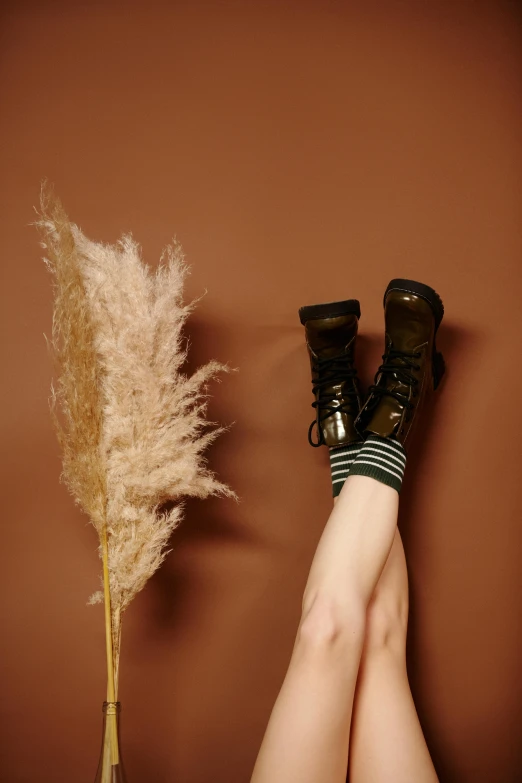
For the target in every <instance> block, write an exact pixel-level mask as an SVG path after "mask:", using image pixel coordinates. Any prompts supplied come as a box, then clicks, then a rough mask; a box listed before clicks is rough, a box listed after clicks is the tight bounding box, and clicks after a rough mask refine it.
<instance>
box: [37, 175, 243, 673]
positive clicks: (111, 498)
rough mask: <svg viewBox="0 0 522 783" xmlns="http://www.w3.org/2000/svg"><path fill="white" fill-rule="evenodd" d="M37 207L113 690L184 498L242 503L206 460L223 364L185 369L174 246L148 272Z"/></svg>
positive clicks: (126, 247)
mask: <svg viewBox="0 0 522 783" xmlns="http://www.w3.org/2000/svg"><path fill="white" fill-rule="evenodd" d="M40 209H41V211H40V214H39V217H38V221H37V223H36V225H37V227H38V228H39V230H40V232H41V236H42V246H43V248H44V250H45V259H44V260H45V262H46V264H47V266H48V268H49V269H50V271H51V273H52V275H53V288H54V311H53V328H52V339H51V341H50V343H51V348H52V351H53V354H54V358H55V360H56V363H57V367H58V372H59V377H58V381H57V384H56V386H55V387H54V388H53V391H52V397H51V410H52V415H53V420H54V422H55V425H56V429H57V433H58V438H59V442H60V444H61V448H62V453H63V473H62V478H63V481H64V482H65V483H66V485H67V486H68V488H69V490H70V492H71V493H72V495H73V496H74V497H75V499H76V502H77V503H78V504H79V505H80V506H81V508H82V509H83V510H84V511H85V513H86V514H88V515H89V518H90V520H91V522H92V524H93V525H94V527H95V528H96V530H97V532H98V535H99V537H100V554H101V556H102V559H103V557H104V546H105V548H106V552H105V555H106V561H107V562H106V567H107V579H108V585H109V593H110V594H109V595H108V596H107V595H106V596H105V599H106V609H107V603H109V604H110V620H111V639H112V645H111V647H112V656H113V663H112V665H113V669H114V675H115V687H116V688H117V682H118V661H119V652H120V630H121V616H122V613H123V612H124V610H125V609H126V608H127V606H128V605H129V603H130V601H131V600H132V598H133V597H134V596H135V595H136V593H137V592H138V591H139V590H141V589H142V587H143V586H144V585H145V583H146V582H147V580H148V579H149V578H150V576H152V574H153V573H154V571H155V570H156V569H157V568H158V567H159V566H160V564H161V562H162V561H163V559H164V557H165V554H166V547H167V544H168V540H169V537H170V535H171V533H172V531H173V530H174V528H176V527H177V525H179V523H180V521H181V518H182V511H183V503H182V499H183V498H184V497H187V496H193V497H199V498H205V497H208V496H209V495H215V494H221V495H226V496H229V497H235V494H234V492H233V491H232V490H231V489H230V488H228V487H227V486H226V485H225V484H223V483H221V482H220V481H219V480H218V479H217V478H216V477H215V475H214V474H213V473H212V472H211V471H210V470H209V469H208V467H207V465H206V461H205V458H204V455H203V453H204V450H205V449H206V447H207V446H208V445H209V444H210V443H212V441H213V440H214V439H215V438H216V437H217V436H218V435H219V434H220V433H221V432H222V431H223V428H222V427H217V426H215V425H212V426H211V425H209V423H208V422H207V421H206V419H205V414H206V409H207V392H206V390H207V384H208V382H209V381H210V380H211V379H212V378H214V377H215V376H216V374H217V373H218V372H220V371H227V370H228V368H227V367H226V366H224V365H222V364H220V363H218V362H215V361H211V362H209V363H208V364H206V365H204V366H203V367H200V368H199V369H198V370H197V371H196V372H195V373H194V374H193V375H192V376H188V375H185V374H184V373H183V370H182V368H183V364H184V362H185V359H186V356H187V349H186V345H185V341H184V339H183V334H182V330H183V327H184V325H185V322H186V319H187V317H188V315H189V313H190V312H191V310H192V309H193V307H194V304H195V303H191V304H188V305H186V304H183V285H184V280H185V277H186V274H187V272H188V267H187V265H186V263H185V259H184V256H183V251H182V249H181V247H180V245H179V244H178V243H177V242H173V243H172V244H171V245H169V246H168V247H167V248H166V250H165V251H164V253H163V256H162V258H161V260H160V264H159V266H158V268H157V270H156V271H155V272H153V271H151V269H150V268H149V267H148V266H147V265H146V264H145V263H144V262H143V261H142V259H141V255H140V248H139V246H138V244H137V243H136V242H135V241H134V240H133V238H132V236H130V235H127V236H123V237H122V239H120V241H119V242H117V244H102V243H99V242H93V241H91V240H89V239H88V238H87V237H86V236H85V235H84V234H83V233H82V231H81V230H80V229H79V228H78V226H77V225H75V224H73V223H71V222H70V221H69V219H68V217H67V215H66V214H65V212H64V210H63V207H62V205H61V203H60V201H59V200H58V199H57V198H56V197H55V196H54V194H53V193H52V191H49V189H48V188H46V186H45V185H44V187H43V189H42V195H41V207H40ZM104 542H105V543H104ZM106 592H107V591H106V590H105V593H106ZM103 599H104V594H103V593H97V594H95V595H94V596H93V598H92V601H93V602H96V601H98V600H103ZM109 676H110V675H109Z"/></svg>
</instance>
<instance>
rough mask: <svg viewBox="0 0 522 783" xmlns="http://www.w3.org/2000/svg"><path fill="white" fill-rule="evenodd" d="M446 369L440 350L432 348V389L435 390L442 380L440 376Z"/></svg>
mask: <svg viewBox="0 0 522 783" xmlns="http://www.w3.org/2000/svg"><path fill="white" fill-rule="evenodd" d="M445 371H446V363H445V361H444V357H443V355H442V354H441V353H440V351H437V350H435V348H434V349H433V360H432V372H433V389H434V390H435V389H436V388H437V386H438V385H439V383H440V382H441V380H442V376H443V375H444V373H445Z"/></svg>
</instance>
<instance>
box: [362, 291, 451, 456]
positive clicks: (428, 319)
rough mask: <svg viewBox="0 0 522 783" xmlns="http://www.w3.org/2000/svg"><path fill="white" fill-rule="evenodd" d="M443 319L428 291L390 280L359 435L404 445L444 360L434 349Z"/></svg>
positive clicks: (439, 304)
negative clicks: (381, 344)
mask: <svg viewBox="0 0 522 783" xmlns="http://www.w3.org/2000/svg"><path fill="white" fill-rule="evenodd" d="M443 315H444V306H443V304H442V300H441V298H440V297H439V295H438V294H437V293H436V292H435V291H434V290H433V288H430V287H429V286H427V285H424V284H423V283H418V282H416V281H415V280H402V279H396V280H392V281H391V283H390V284H389V286H388V288H387V289H386V292H385V294H384V319H385V324H386V336H385V352H384V355H383V357H382V358H383V363H382V364H381V366H380V367H379V369H378V371H377V375H376V376H375V383H374V384H373V385H372V386H370V389H369V396H368V399H367V401H366V403H365V404H364V406H363V408H362V410H361V412H360V414H359V416H358V417H357V420H356V422H355V427H356V429H357V431H358V432H359V433H360V434H361V436H363V437H366V436H367V435H369V434H374V435H381V436H382V437H389V438H393V439H394V440H398V441H399V442H400V443H402V445H404V444H405V442H406V440H407V439H408V438H409V436H410V434H411V431H412V428H413V425H414V423H415V421H416V420H417V419H418V414H419V411H420V409H421V407H422V404H423V402H424V400H425V397H426V395H427V394H429V393H430V392H431V391H432V390H434V389H436V388H437V386H438V385H439V382H440V379H441V378H442V375H443V374H444V359H443V358H442V354H441V353H438V351H437V349H436V346H435V337H436V333H437V329H438V328H439V325H440V322H441V321H442V317H443Z"/></svg>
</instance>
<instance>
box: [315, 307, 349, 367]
mask: <svg viewBox="0 0 522 783" xmlns="http://www.w3.org/2000/svg"><path fill="white" fill-rule="evenodd" d="M351 320H352V319H349V320H348V322H347V318H346V316H341V317H340V318H328V319H325V320H324V321H321V322H320V323H316V324H314V326H313V330H312V329H311V331H310V341H309V344H310V348H311V349H312V351H313V353H314V354H315V355H316V356H318V357H320V358H325V359H327V358H328V359H330V358H333V357H334V356H342V355H343V354H345V351H346V347H347V345H348V344H349V343H350V342H351V341H352V339H353V337H354V336H355V327H356V324H357V318H356V316H353V325H352V324H351V323H349V321H351ZM341 324H342V326H343V327H344V329H343V330H342V334H341V335H340V334H339V326H340V325H341ZM350 327H352V328H350ZM352 329H353V330H354V331H353V333H352Z"/></svg>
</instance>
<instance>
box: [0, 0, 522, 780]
mask: <svg viewBox="0 0 522 783" xmlns="http://www.w3.org/2000/svg"><path fill="white" fill-rule="evenodd" d="M0 14H1V16H0V23H1V33H0V35H1V47H0V51H1V53H0V106H1V114H2V122H1V128H0V135H1V139H0V142H1V143H0V162H1V183H2V185H1V194H2V208H1V211H0V220H1V236H2V260H1V271H2V286H1V289H0V290H1V294H2V307H1V309H0V317H1V319H2V324H1V334H2V369H3V382H2V384H1V393H2V396H3V402H2V406H1V409H0V410H1V416H2V464H1V477H2V485H3V489H2V501H3V502H2V512H3V513H2V517H3V519H2V546H1V555H2V566H1V571H0V573H1V576H2V590H1V592H0V600H1V604H2V608H1V620H2V634H1V638H2V641H1V647H2V651H1V655H2V662H1V670H2V679H3V684H2V696H1V699H0V709H1V712H2V731H1V734H0V737H1V743H2V746H3V747H2V750H1V755H2V761H1V765H2V771H1V780H2V781H5V782H6V783H66V782H67V783H70V782H71V781H74V783H81V781H90V780H92V779H93V778H94V772H95V768H96V763H97V756H98V752H99V742H100V730H101V713H100V710H101V702H102V701H103V698H104V688H105V679H104V674H105V672H104V646H103V645H104V640H103V617H102V610H101V608H100V607H94V608H92V607H88V606H87V605H86V601H87V598H88V596H89V595H90V594H91V592H93V591H94V590H96V589H97V588H98V574H99V561H98V559H97V554H96V541H95V534H94V531H93V530H92V528H91V527H90V526H89V525H88V524H87V521H86V519H85V518H84V517H83V516H82V515H81V514H80V512H79V511H78V510H77V509H76V508H75V506H74V505H73V502H72V500H71V498H70V497H69V496H68V494H67V492H66V490H65V488H64V487H63V486H62V485H60V484H59V481H58V479H59V473H60V459H59V452H58V447H57V444H56V441H55V437H54V433H53V431H52V427H51V423H50V419H49V415H48V408H47V398H48V393H49V387H50V383H51V377H52V368H51V364H50V361H49V357H48V355H47V351H46V346H45V341H44V337H43V333H44V332H46V333H49V331H50V328H51V290H50V284H49V277H48V275H47V273H46V271H45V268H44V265H43V264H42V262H41V261H40V255H41V254H40V249H39V247H38V243H37V235H36V232H35V230H34V228H32V227H31V226H29V223H30V222H31V220H33V218H34V213H33V206H34V205H36V204H37V201H38V192H39V182H40V180H41V179H42V178H43V177H47V178H48V179H49V180H50V181H51V182H53V183H54V184H55V186H56V189H57V192H58V193H59V195H60V196H61V198H62V199H63V202H64V204H65V207H66V209H67V211H68V212H69V214H70V216H71V218H72V219H73V220H75V221H76V222H78V223H79V225H80V226H81V227H82V228H83V229H84V231H85V232H86V233H87V234H88V235H89V236H90V237H92V238H93V239H98V240H103V241H109V242H113V241H115V240H117V239H118V237H119V236H120V235H121V233H122V232H127V231H132V232H133V234H134V236H135V237H136V238H137V239H138V240H139V241H140V242H141V243H142V246H143V250H144V254H145V256H146V258H147V259H148V260H149V261H150V263H152V264H154V263H156V262H157V259H158V258H159V255H160V252H161V248H162V247H163V246H164V245H165V244H166V243H167V242H168V241H169V240H170V238H171V237H172V236H173V235H174V234H175V235H176V236H177V237H178V239H179V240H180V241H181V242H182V244H183V246H184V249H185V251H186V254H187V260H188V261H189V263H190V264H191V265H192V274H191V276H190V278H189V280H188V284H187V299H191V298H193V297H195V296H199V295H200V294H202V293H203V291H204V290H205V289H207V290H208V293H207V295H206V296H205V297H204V298H203V299H202V301H201V302H200V304H199V306H198V309H197V311H196V312H195V314H194V315H193V316H192V318H191V320H190V322H189V329H188V336H190V340H191V349H190V350H191V354H190V361H191V366H193V367H195V366H197V365H198V364H199V363H201V362H203V361H206V360H207V359H209V358H216V359H219V360H221V361H224V362H228V363H229V364H230V365H231V366H233V367H238V368H239V372H238V373H236V374H234V375H231V376H228V377H224V378H223V381H222V383H221V384H216V385H215V386H214V387H213V389H212V392H213V398H212V402H211V405H210V411H209V415H210V418H211V419H213V420H217V421H221V422H223V423H225V424H229V423H232V422H234V424H233V426H232V428H231V430H230V432H229V433H228V434H225V435H223V436H222V437H221V439H220V441H219V443H217V444H216V445H215V447H214V448H213V449H212V451H211V454H210V461H211V465H212V466H213V467H214V468H215V470H216V471H218V473H219V475H220V476H221V477H222V478H223V479H225V480H226V481H228V482H229V483H230V484H231V485H232V486H233V487H234V488H235V490H236V491H237V493H238V494H239V496H240V498H241V502H240V503H239V504H235V503H234V502H233V501H229V500H211V501H207V502H195V501H194V502H190V503H189V504H188V506H187V513H186V517H185V521H184V523H183V526H182V527H181V528H180V529H179V530H178V531H177V532H176V533H175V535H174V537H173V541H172V549H173V551H172V552H171V554H170V555H169V556H168V559H167V562H166V563H165V565H164V567H163V568H162V569H161V571H160V572H158V573H157V575H156V577H155V578H153V580H152V581H151V583H150V584H149V585H148V586H147V588H146V589H145V590H144V591H143V593H142V594H141V595H140V596H139V597H138V598H137V599H136V601H135V603H134V604H133V605H132V607H131V608H130V609H129V611H128V614H127V615H126V618H125V625H124V634H123V660H122V678H121V699H122V703H123V710H124V713H123V715H124V718H123V726H122V733H123V750H124V755H125V759H126V764H127V768H128V772H129V783H210V781H212V783H245V782H246V781H248V779H249V776H250V773H251V770H252V767H253V764H254V760H255V756H256V753H257V749H258V747H259V743H260V741H261V738H262V735H263V732H264V729H265V726H266V722H267V719H268V716H269V713H270V710H271V707H272V705H273V702H274V699H275V697H276V694H277V692H278V689H279V687H280V684H281V681H282V678H283V676H284V673H285V670H286V666H287V663H288V660H289V655H290V651H291V648H292V645H293V640H294V634H295V630H296V626H297V622H298V617H299V610H300V601H301V594H302V589H303V586H304V583H305V580H306V576H307V570H308V567H309V564H310V562H311V558H312V555H313V551H314V548H315V546H316V544H317V541H318V539H319V536H320V533H321V530H322V527H323V525H324V522H325V520H326V518H327V515H328V513H329V509H330V504H331V497H330V495H331V490H330V483H329V473H328V466H327V455H326V453H325V451H324V450H320V449H318V450H313V449H311V448H310V447H309V446H308V445H307V440H306V431H307V427H308V424H309V422H310V420H311V418H312V416H313V411H312V408H311V407H310V403H311V401H312V397H311V384H310V380H309V368H308V359H307V355H306V351H305V346H304V341H303V331H302V327H301V325H300V324H299V321H298V318H297V310H298V308H299V307H300V306H301V305H303V304H309V303H313V302H321V301H330V300H334V299H341V298H343V299H344V298H349V297H358V298H359V299H360V300H361V302H362V310H363V315H362V319H361V325H360V329H361V340H360V345H359V348H360V350H359V362H358V364H359V368H360V374H361V375H362V377H363V378H364V380H365V383H366V384H368V383H370V382H371V379H372V376H373V373H374V372H375V370H376V368H377V366H378V364H379V361H380V355H381V352H382V339H383V336H382V332H383V329H382V294H383V291H384V289H385V287H386V285H387V283H388V281H389V280H390V278H392V277H396V276H402V277H412V278H415V279H418V280H421V281H423V282H425V283H428V284H429V285H431V286H433V287H435V288H436V289H437V290H438V291H439V293H440V294H441V296H442V297H443V299H444V303H445V306H446V318H445V321H444V324H443V327H442V330H441V335H440V344H441V348H442V350H443V351H444V352H445V354H446V359H447V363H448V368H449V370H448V375H447V378H446V380H445V382H444V385H443V387H442V389H441V391H440V394H439V395H438V399H437V401H436V403H435V405H434V406H433V407H432V408H431V409H430V410H429V411H427V412H426V415H425V418H424V424H425V426H424V428H423V430H422V433H421V435H420V437H419V438H418V439H417V443H416V446H415V449H414V450H413V451H412V453H411V458H410V462H409V468H408V473H407V479H406V484H405V487H404V490H403V495H402V500H401V520H400V527H401V530H402V532H403V536H404V541H405V547H406V551H407V558H408V564H409V572H410V586H411V615H410V636H409V671H410V677H411V683H412V688H413V691H414V695H415V699H416V702H417V705H418V710H419V714H420V716H421V720H422V724H423V726H424V729H425V732H426V735H427V738H428V743H429V746H430V748H431V750H432V753H433V757H434V760H435V763H436V766H437V769H438V771H439V775H440V779H441V781H442V783H492V782H493V781H494V782H495V783H511V782H512V783H515V781H519V780H520V779H521V776H522V675H521V666H520V664H521V660H522V567H521V563H522V552H521V550H522V519H521V495H520V453H521V442H522V439H521V436H522V431H521V423H522V406H521V405H520V398H521V388H522V362H521V346H520V334H521V322H522V317H521V304H520V303H521V298H522V268H521V249H522V235H521V204H522V189H521V186H522V146H521V138H522V135H521V130H522V127H521V126H522V121H521V120H522V118H521V95H522V89H521V88H522V85H521V81H522V71H521V62H522V49H521V42H522V29H521V22H522V17H521V12H520V8H519V5H518V3H509V2H500V1H498V2H494V1H493V0H492V2H471V0H470V1H469V2H467V1H466V0H457V1H456V2H450V1H449V0H438V1H437V0H434V1H433V2H422V1H419V2H416V1H415V0H411V1H409V2H408V1H406V2H398V1H396V0H382V2H368V3H357V2H353V3H352V2H336V1H335V0H331V1H330V2H327V1H326V0H324V2H320V1H319V0H317V2H309V1H308V2H298V1H297V0H294V1H293V2H229V1H228V0H224V2H200V1H199V0H196V1H195V2H189V1H188V0H186V1H185V2H169V3H167V2H165V3H163V4H162V3H157V2H150V3H133V2H125V3H124V2H107V3H102V2H90V3H87V2H85V3H82V2H52V1H51V2H45V0H44V1H43V2H38V3H37V2H24V0H18V2H6V3H4V4H3V5H2V10H1V12H0Z"/></svg>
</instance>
